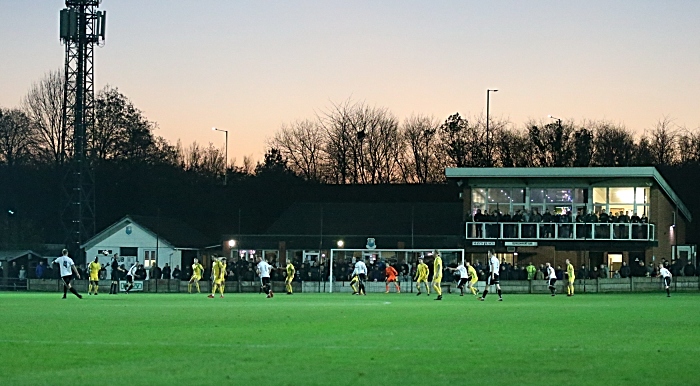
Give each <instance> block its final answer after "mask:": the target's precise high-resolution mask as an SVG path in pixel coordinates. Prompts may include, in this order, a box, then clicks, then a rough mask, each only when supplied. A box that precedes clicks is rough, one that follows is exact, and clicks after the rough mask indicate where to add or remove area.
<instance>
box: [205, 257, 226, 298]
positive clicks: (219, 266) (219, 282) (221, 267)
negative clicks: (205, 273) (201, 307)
mask: <svg viewBox="0 0 700 386" xmlns="http://www.w3.org/2000/svg"><path fill="white" fill-rule="evenodd" d="M211 272H212V279H213V282H214V285H212V287H211V294H210V295H209V296H207V297H208V298H211V299H213V298H214V294H215V293H216V290H217V289H218V290H219V293H220V294H221V296H219V297H220V298H222V299H223V297H224V289H225V288H226V260H225V258H224V257H221V258H219V259H214V262H212V267H211Z"/></svg>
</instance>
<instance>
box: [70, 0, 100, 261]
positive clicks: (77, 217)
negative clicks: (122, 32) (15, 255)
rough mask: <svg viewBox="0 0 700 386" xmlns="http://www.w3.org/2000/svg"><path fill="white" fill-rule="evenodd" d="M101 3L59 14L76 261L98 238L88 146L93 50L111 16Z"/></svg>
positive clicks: (87, 2) (93, 0)
mask: <svg viewBox="0 0 700 386" xmlns="http://www.w3.org/2000/svg"><path fill="white" fill-rule="evenodd" d="M100 2H101V0H66V7H67V8H65V9H63V10H61V14H60V15H61V27H60V38H61V42H63V44H65V46H66V62H65V72H64V74H65V84H64V88H63V125H64V127H63V132H64V133H67V134H68V137H70V135H71V134H72V136H73V137H72V138H73V140H72V149H70V150H72V159H71V163H70V171H69V172H68V174H67V175H66V180H65V184H64V185H65V191H66V205H65V207H64V210H63V224H64V226H65V229H66V234H67V244H68V249H69V250H70V252H71V255H72V256H73V257H74V258H76V257H79V256H82V255H81V253H80V245H81V244H82V243H84V242H85V241H87V239H88V238H89V237H91V236H92V235H94V234H95V177H94V174H93V171H92V168H91V166H90V162H89V160H88V159H87V157H86V145H87V137H88V135H89V134H90V133H91V132H92V129H93V127H94V124H95V104H94V99H95V98H94V96H95V88H94V66H93V64H94V61H93V59H94V58H93V49H94V46H95V44H99V43H101V42H104V37H105V20H106V12H102V11H99V10H98V7H99V5H100ZM79 260H83V259H82V258H80V259H79Z"/></svg>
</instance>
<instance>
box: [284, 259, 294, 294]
mask: <svg viewBox="0 0 700 386" xmlns="http://www.w3.org/2000/svg"><path fill="white" fill-rule="evenodd" d="M286 270H287V277H286V278H285V279H284V287H285V289H286V290H287V295H291V294H292V281H293V280H294V275H295V274H296V272H297V270H296V268H294V264H292V261H291V260H289V261H287V268H286Z"/></svg>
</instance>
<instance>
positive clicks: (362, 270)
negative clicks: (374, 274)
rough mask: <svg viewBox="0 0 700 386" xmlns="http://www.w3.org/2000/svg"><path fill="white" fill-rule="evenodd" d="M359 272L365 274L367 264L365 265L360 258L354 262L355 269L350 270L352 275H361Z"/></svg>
mask: <svg viewBox="0 0 700 386" xmlns="http://www.w3.org/2000/svg"><path fill="white" fill-rule="evenodd" d="M361 274H365V275H366V274H367V266H366V265H365V262H364V261H362V260H360V261H358V262H357V263H355V270H354V271H352V275H353V276H355V275H361Z"/></svg>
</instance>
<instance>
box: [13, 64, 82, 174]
mask: <svg viewBox="0 0 700 386" xmlns="http://www.w3.org/2000/svg"><path fill="white" fill-rule="evenodd" d="M63 80H64V76H63V72H62V71H60V70H57V71H52V72H49V73H48V74H46V75H44V77H43V78H41V79H40V80H39V81H38V82H36V83H34V84H32V86H31V87H30V88H29V92H28V93H27V95H26V96H25V97H24V99H23V101H22V109H23V110H24V111H25V112H26V114H27V116H28V117H29V120H30V122H31V124H32V126H33V127H34V129H35V130H36V131H37V133H38V137H39V138H38V140H37V146H38V149H39V153H40V154H39V155H40V156H41V157H42V158H44V159H45V160H46V161H47V162H51V163H53V164H55V165H61V164H63V163H65V162H66V161H67V160H68V159H69V158H70V153H71V148H72V146H71V138H72V132H71V131H70V128H66V127H64V125H63Z"/></svg>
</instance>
